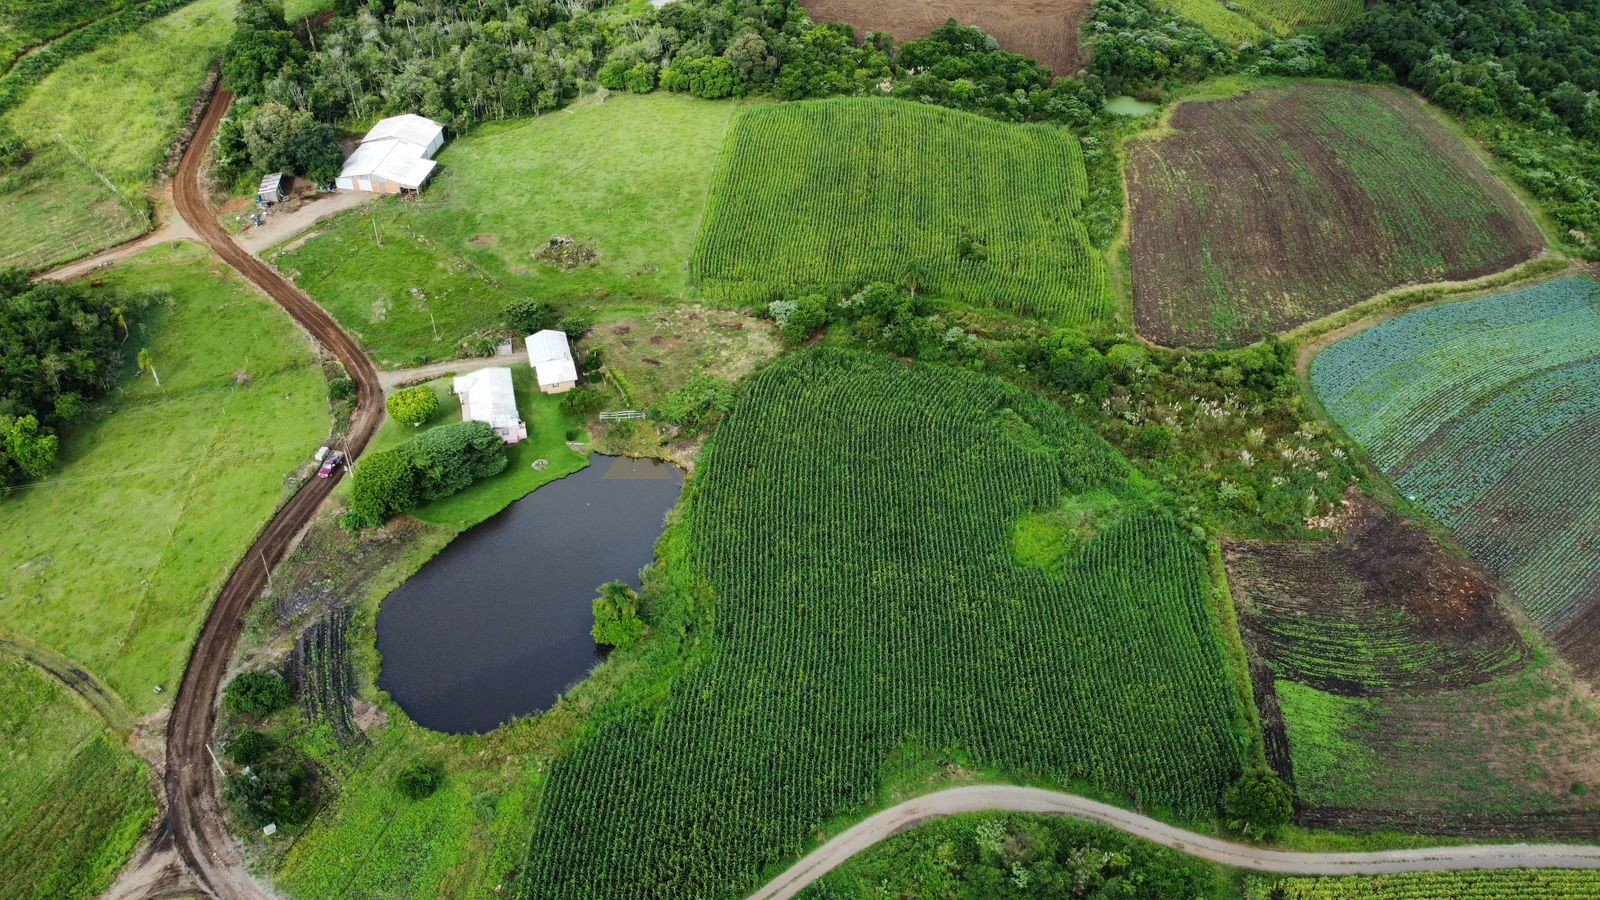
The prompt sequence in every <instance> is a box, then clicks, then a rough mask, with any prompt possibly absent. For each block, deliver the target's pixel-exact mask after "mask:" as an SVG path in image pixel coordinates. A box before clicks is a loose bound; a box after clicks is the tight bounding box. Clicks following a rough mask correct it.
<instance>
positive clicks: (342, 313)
mask: <svg viewBox="0 0 1600 900" xmlns="http://www.w3.org/2000/svg"><path fill="white" fill-rule="evenodd" d="M737 109H738V104H734V103H713V102H710V101H705V100H695V99H691V98H688V97H681V96H673V95H667V94H651V95H648V96H630V95H626V94H615V95H611V96H608V97H607V98H605V100H604V102H601V100H599V99H598V98H591V99H588V100H585V101H583V102H580V103H577V104H574V105H573V106H572V107H570V108H568V109H565V110H562V111H560V112H557V113H552V114H550V115H546V116H540V117H538V118H536V119H530V120H522V121H514V122H506V123H499V124H494V125H489V126H485V127H483V128H480V129H478V130H477V131H475V132H474V133H473V134H471V135H468V136H466V137H463V138H460V139H458V140H453V141H451V142H450V143H449V144H446V145H445V148H444V150H443V151H441V152H440V154H439V156H438V160H439V165H440V172H439V175H438V176H437V177H436V178H435V180H434V181H433V183H432V184H430V185H429V187H428V190H427V191H426V192H425V193H424V194H423V195H422V196H421V197H419V198H416V199H408V200H402V199H399V198H388V199H384V200H380V201H378V202H376V203H374V204H371V205H369V206H366V207H364V208H362V209H359V210H353V211H350V212H346V213H342V214H340V215H338V216H335V217H334V218H332V219H329V220H327V221H325V222H322V223H321V224H319V225H318V229H317V234H316V235H315V236H314V237H312V238H311V239H309V240H307V241H304V242H303V243H298V244H292V245H289V246H283V247H280V248H278V249H276V250H271V251H267V252H266V253H265V254H263V255H264V257H265V258H266V259H268V260H269V261H271V262H272V263H274V264H275V265H276V266H277V267H278V268H279V269H280V270H281V271H283V272H284V273H285V274H286V275H288V276H289V277H290V279H291V280H293V281H294V282H295V283H296V284H297V285H298V286H299V287H300V288H301V289H303V290H305V291H306V292H307V293H309V294H310V295H311V296H312V297H313V298H315V299H316V300H317V302H318V303H320V304H322V305H323V307H324V308H326V309H327V310H328V311H329V312H330V313H331V314H332V315H333V316H334V318H336V319H338V320H339V322H340V324H341V325H342V326H343V327H344V328H345V329H346V330H347V331H349V332H350V334H352V335H354V336H356V337H357V339H358V340H360V341H361V343H362V346H363V347H365V348H366V349H367V351H368V352H369V353H370V354H371V355H372V357H373V359H374V361H375V362H376V363H377V364H378V366H379V368H400V367H403V366H409V365H413V364H416V363H417V362H418V358H419V357H427V358H429V359H449V358H452V357H456V356H461V355H463V354H464V349H463V343H464V342H465V341H466V340H467V339H468V338H470V337H472V336H474V335H480V334H483V333H486V332H490V331H495V330H498V329H499V328H500V327H501V315H500V313H501V309H502V307H503V306H504V305H505V304H506V302H507V301H509V300H511V299H514V298H519V297H538V298H541V299H548V300H550V301H552V302H555V303H557V304H558V305H560V306H561V307H562V308H563V309H564V310H565V309H581V308H586V307H589V306H596V307H602V308H604V307H623V308H626V307H628V306H630V305H637V304H639V303H641V302H643V303H652V302H656V301H661V300H670V299H674V298H681V297H684V296H685V295H686V293H687V291H688V270H687V264H688V259H689V254H690V251H691V250H692V249H693V242H694V236H695V233H696V231H697V230H698V229H699V225H700V216H701V211H702V210H703V208H704V205H705V199H706V192H707V187H708V185H709V184H710V181H711V173H712V167H713V166H714V165H715V163H716V159H717V154H718V153H719V152H720V151H721V149H722V144H723V136H724V134H725V133H726V131H727V128H728V122H729V120H730V119H732V118H733V116H734V114H735V112H736V110H737ZM530 196H537V197H538V198H539V202H538V203H532V204H530V203H528V202H526V199H527V198H528V197H530ZM558 236H560V237H569V238H572V239H574V240H575V241H577V242H579V243H581V244H582V245H584V246H585V247H587V248H590V249H592V250H593V251H594V253H595V254H596V256H595V259H594V260H593V262H592V264H589V265H584V266H581V267H577V268H572V269H562V268H560V267H557V266H552V265H549V264H547V263H545V262H543V261H541V260H540V259H539V258H538V257H537V256H536V254H537V253H538V251H539V250H540V249H541V248H542V247H544V246H546V245H547V244H548V243H549V241H550V240H551V239H552V238H554V237H558Z"/></svg>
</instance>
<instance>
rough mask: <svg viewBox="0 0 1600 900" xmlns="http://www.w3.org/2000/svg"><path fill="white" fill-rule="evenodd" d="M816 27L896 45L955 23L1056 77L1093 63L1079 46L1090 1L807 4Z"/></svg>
mask: <svg viewBox="0 0 1600 900" xmlns="http://www.w3.org/2000/svg"><path fill="white" fill-rule="evenodd" d="M802 2H803V3H804V5H805V8H806V12H807V13H810V15H811V18H812V20H813V21H816V22H847V23H849V24H850V25H851V26H852V27H853V28H855V30H856V37H857V38H862V37H865V36H866V34H867V33H868V32H871V31H882V32H886V33H888V34H892V35H894V39H895V40H896V41H911V40H917V39H919V38H925V37H927V36H928V35H930V34H932V33H933V30H934V29H935V28H938V27H939V26H940V25H943V24H944V23H945V22H946V21H947V20H949V19H955V20H956V21H957V22H960V23H961V24H962V25H976V26H977V27H979V28H981V29H983V30H984V31H985V32H986V33H988V34H989V35H990V36H992V37H993V38H994V39H995V40H997V41H999V42H1000V49H1002V50H1009V51H1010V52H1012V53H1020V54H1022V55H1023V56H1028V57H1032V58H1033V59H1035V60H1037V61H1038V62H1040V63H1042V64H1043V65H1045V66H1047V67H1048V68H1049V69H1050V71H1051V72H1053V73H1054V74H1056V75H1075V74H1077V72H1078V71H1079V70H1080V69H1082V68H1083V67H1084V66H1086V65H1088V64H1089V50H1088V48H1087V47H1080V46H1079V44H1078V26H1079V25H1081V24H1082V23H1083V17H1084V16H1085V15H1087V14H1088V12H1089V0H998V2H994V3H972V2H970V0H881V2H878V3H859V2H854V0H802Z"/></svg>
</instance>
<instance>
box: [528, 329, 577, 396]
mask: <svg viewBox="0 0 1600 900" xmlns="http://www.w3.org/2000/svg"><path fill="white" fill-rule="evenodd" d="M527 344H528V364H529V365H531V366H533V370H534V371H535V372H536V373H538V375H539V386H540V387H546V386H548V385H552V384H562V383H564V382H568V381H577V380H578V366H577V364H576V363H574V362H573V361H572V345H571V344H569V343H567V335H566V333H565V332H561V331H556V330H555V329H553V328H546V329H545V330H543V331H540V332H538V333H536V334H530V335H528V340H527Z"/></svg>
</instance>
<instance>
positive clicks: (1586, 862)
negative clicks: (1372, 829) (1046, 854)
mask: <svg viewBox="0 0 1600 900" xmlns="http://www.w3.org/2000/svg"><path fill="white" fill-rule="evenodd" d="M991 810H992V811H1003V812H1030V813H1051V814H1055V815H1063V816H1075V817H1077V818H1079V819H1086V820H1088V821H1090V822H1098V823H1099V824H1101V825H1109V826H1111V827H1112V828H1116V829H1118V830H1120V831H1125V832H1127V833H1128V834H1131V835H1135V836H1136V837H1141V838H1144V839H1145V840H1148V841H1152V842H1154V843H1157V844H1160V845H1162V846H1163V847H1171V848H1172V849H1174V850H1181V851H1182V852H1184V853H1187V854H1189V855H1190V856H1197V857H1199V858H1201V859H1208V860H1211V861H1212V862H1217V863H1222V864H1223V865H1228V866H1235V867H1237V868H1240V869H1249V870H1251V871H1254V872H1271V873H1274V874H1279V875H1389V874H1394V873H1398V872H1447V871H1455V870H1461V869H1522V868H1547V869H1600V846H1587V845H1573V844H1492V845H1490V844H1486V845H1477V846H1465V847H1437V848H1430V849H1426V850H1383V851H1378V852H1373V853H1296V852H1293V851H1288V850H1265V849H1261V848H1259V847H1249V846H1246V845H1244V844H1235V843H1232V842H1231V841H1224V840H1219V839H1217V838H1214V837H1207V836H1206V835H1203V834H1196V833H1195V832H1192V831H1185V830H1184V829H1182V828H1178V827H1177V826H1174V825H1168V824H1166V823H1165V822H1158V821H1156V820H1155V819H1152V818H1149V817H1147V816H1141V815H1139V814H1138V813H1135V812H1130V811H1128V810H1126V809H1121V808H1119V807H1115V806H1108V805H1106V804H1104V803H1098V802H1096V801H1094V800H1089V799H1087V798H1084V797H1077V796H1074V795H1072V794H1061V793H1057V792H1055V791H1047V790H1043V789H1040V788H1029V787H1014V786H1011V785H998V784H996V785H970V786H967V787H958V788H950V789H949V790H944V791H938V792H935V793H932V794H927V795H925V796H922V797H917V798H915V799H912V800H907V801H906V802H904V803H901V804H898V805H896V806H891V807H889V808H888V809H886V810H884V811H883V812H880V813H878V814H877V815H874V816H872V817H870V818H868V819H866V820H864V821H862V822H860V823H859V824H857V825H855V826H854V827H852V828H849V829H848V830H846V831H844V832H843V833H841V834H840V835H839V836H838V837H836V838H834V839H833V840H831V841H828V842H827V843H826V844H823V845H822V846H821V847H818V848H817V849H816V850H813V851H812V852H811V853H808V854H806V856H805V857H803V858H802V859H801V860H800V861H799V862H797V863H795V864H794V865H793V866H791V867H789V869H788V870H787V871H785V872H784V873H783V874H782V875H779V876H778V877H777V878H774V879H773V880H772V881H771V882H769V883H768V884H767V885H766V886H765V887H763V888H761V889H760V890H759V891H756V892H755V893H754V894H752V895H750V896H751V900H783V898H788V897H793V896H795V895H796V894H798V893H800V891H801V890H803V889H804V888H805V887H806V886H807V885H809V884H811V883H812V882H814V881H816V880H817V879H819V878H821V877H822V876H824V875H826V874H828V873H829V872H831V871H833V869H835V868H837V867H838V866H839V865H840V864H842V863H843V862H844V861H845V860H847V859H849V858H850V857H852V856H854V855H856V854H857V853H860V852H861V851H863V850H866V849H867V848H868V847H871V846H872V845H874V844H876V843H878V842H879V841H881V840H883V839H884V838H887V837H889V836H890V835H892V834H896V833H898V832H900V831H904V830H905V829H907V828H910V827H912V826H914V825H916V824H918V823H919V822H922V821H925V820H927V819H931V818H935V817H938V816H949V815H954V814H956V813H965V812H983V811H991Z"/></svg>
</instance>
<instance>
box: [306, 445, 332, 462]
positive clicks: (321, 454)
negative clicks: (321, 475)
mask: <svg viewBox="0 0 1600 900" xmlns="http://www.w3.org/2000/svg"><path fill="white" fill-rule="evenodd" d="M331 449H333V448H331V447H329V446H327V445H326V444H324V445H323V446H321V447H318V448H317V453H316V455H315V456H313V457H311V459H312V460H313V461H315V462H322V461H323V460H324V459H327V457H328V451H329V450H331Z"/></svg>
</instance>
